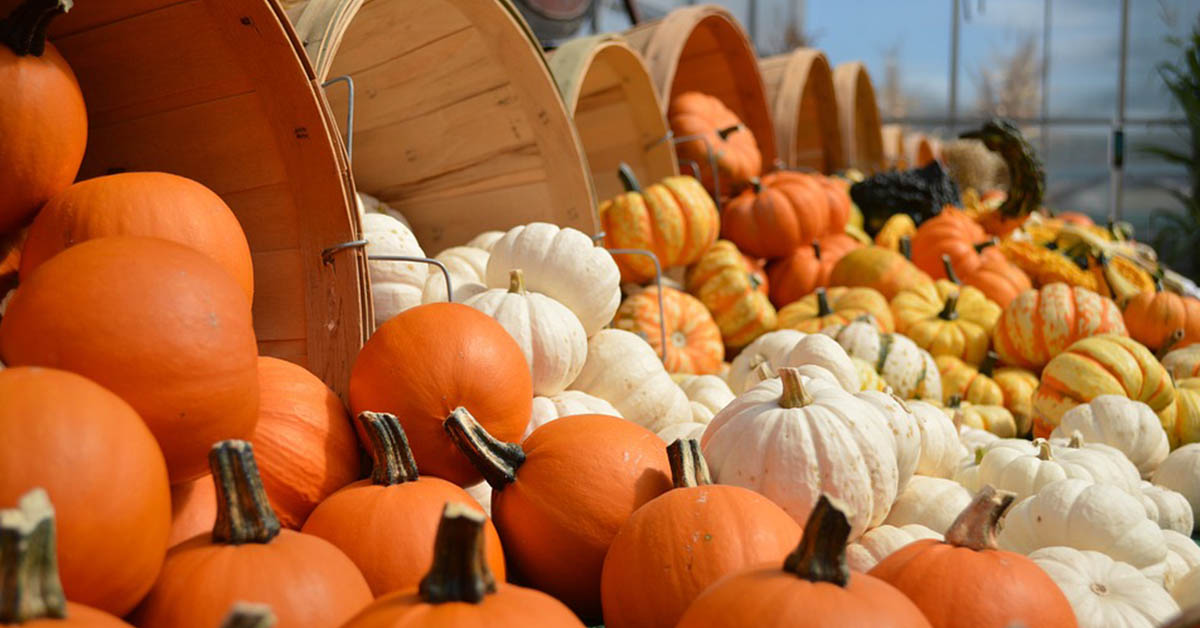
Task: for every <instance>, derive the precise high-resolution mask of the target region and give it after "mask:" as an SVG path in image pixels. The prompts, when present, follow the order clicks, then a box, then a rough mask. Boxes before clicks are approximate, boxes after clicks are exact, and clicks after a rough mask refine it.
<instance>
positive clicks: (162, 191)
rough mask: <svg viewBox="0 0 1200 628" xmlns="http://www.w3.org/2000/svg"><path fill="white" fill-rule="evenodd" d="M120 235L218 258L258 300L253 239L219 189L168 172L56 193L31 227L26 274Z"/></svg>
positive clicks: (119, 177)
mask: <svg viewBox="0 0 1200 628" xmlns="http://www.w3.org/2000/svg"><path fill="white" fill-rule="evenodd" d="M115 235H135V236H146V237H151V238H162V239H164V240H171V241H172V242H178V243H179V244H182V245H184V246H189V247H191V248H193V249H196V250H197V251H200V252H201V253H203V254H205V255H207V256H208V257H210V258H212V260H213V261H215V262H217V264H219V265H220V266H221V267H222V268H224V269H225V271H226V272H228V273H229V274H230V275H231V276H232V277H233V278H234V279H235V280H237V283H238V285H239V286H241V287H242V290H244V291H245V292H246V299H247V300H249V301H253V300H254V267H253V265H252V264H251V261H250V245H249V244H248V243H247V242H246V234H245V233H243V232H242V227H241V225H240V224H238V220H237V218H236V217H235V216H234V215H233V210H231V209H229V206H228V205H226V204H225V201H223V200H221V197H220V196H217V195H216V193H215V192H213V191H212V190H210V189H208V188H206V187H204V186H203V185H201V184H200V183H197V182H195V181H193V180H191V179H188V178H185V177H181V176H178V175H174V174H167V173H165V172H125V173H121V174H113V175H108V176H104V177H96V178H95V179H88V180H86V181H80V182H79V183H76V184H74V185H72V186H71V187H69V188H67V189H66V190H64V191H62V192H61V193H59V194H57V195H55V196H54V198H52V199H50V202H48V203H46V206H45V207H43V208H42V210H41V211H40V212H38V215H37V218H36V219H35V220H34V221H33V225H32V226H30V228H29V239H28V240H27V241H26V242H25V249H24V251H23V252H22V254H21V280H22V281H25V280H28V278H29V276H30V275H31V274H32V273H33V271H34V270H36V269H37V267H38V266H41V265H42V263H43V262H45V261H46V260H48V259H50V258H51V257H54V256H55V255H56V254H58V253H59V252H60V251H62V250H63V249H66V248H68V247H71V246H74V245H76V244H78V243H80V242H85V241H87V240H92V239H95V238H103V237H106V236H115Z"/></svg>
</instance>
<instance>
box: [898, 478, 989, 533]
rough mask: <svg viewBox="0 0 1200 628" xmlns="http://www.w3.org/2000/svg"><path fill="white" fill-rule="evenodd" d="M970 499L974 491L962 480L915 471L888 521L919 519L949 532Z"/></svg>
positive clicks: (925, 523)
mask: <svg viewBox="0 0 1200 628" xmlns="http://www.w3.org/2000/svg"><path fill="white" fill-rule="evenodd" d="M970 503H971V493H970V492H969V491H968V490H967V489H965V488H963V487H962V485H961V484H959V483H958V482H955V481H954V480H947V479H944V478H931V477H926V476H924V475H914V476H912V479H911V480H909V482H908V486H906V487H905V488H904V490H903V491H901V493H900V495H899V496H898V497H896V503H894V504H892V510H891V512H889V513H888V516H887V519H885V520H884V523H886V524H888V525H893V526H905V525H910V524H914V523H915V524H920V525H923V526H925V527H927V528H929V529H930V530H933V531H935V532H937V533H939V534H945V533H946V530H947V529H949V528H950V524H952V523H954V520H955V519H957V518H958V515H960V514H962V511H963V509H964V508H966V507H967V504H970Z"/></svg>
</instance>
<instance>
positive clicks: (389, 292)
mask: <svg viewBox="0 0 1200 628" xmlns="http://www.w3.org/2000/svg"><path fill="white" fill-rule="evenodd" d="M362 228H363V238H364V239H366V240H367V248H366V252H367V255H368V256H404V257H425V251H424V250H423V249H422V248H421V244H420V243H419V242H417V236H415V235H413V232H412V230H411V229H409V228H408V227H407V226H405V225H404V223H402V222H400V221H399V220H397V219H396V218H394V217H392V216H390V215H388V214H376V213H369V214H366V215H365V216H363V217H362ZM367 273H368V275H369V276H370V279H371V302H372V304H373V305H374V309H375V327H380V326H381V325H383V324H384V323H386V322H387V321H389V320H391V318H392V317H393V316H395V315H397V314H399V313H401V312H403V311H405V310H408V309H411V308H413V307H416V306H418V305H420V304H421V300H422V295H423V293H424V291H425V280H426V279H428V278H429V274H430V273H429V267H428V266H427V265H425V264H422V263H419V262H402V261H395V260H384V259H376V260H370V261H368V262H367ZM438 274H439V275H440V274H441V273H438ZM444 289H445V288H443V290H444Z"/></svg>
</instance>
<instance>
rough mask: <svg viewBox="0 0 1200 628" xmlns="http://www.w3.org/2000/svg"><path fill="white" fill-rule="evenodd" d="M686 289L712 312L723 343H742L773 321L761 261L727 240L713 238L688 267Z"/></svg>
mask: <svg viewBox="0 0 1200 628" xmlns="http://www.w3.org/2000/svg"><path fill="white" fill-rule="evenodd" d="M687 290H688V292H689V293H691V294H692V295H693V296H695V297H696V298H698V299H700V302H701V303H703V304H704V306H705V307H707V308H708V311H709V312H711V313H712V316H713V319H714V320H715V321H716V322H717V327H718V328H720V330H721V338H722V339H723V340H724V341H725V346H727V347H731V348H735V349H736V348H740V347H744V346H746V345H747V344H749V343H750V341H752V340H754V339H755V338H757V337H759V336H761V335H763V334H765V333H767V332H769V331H773V330H774V329H775V327H776V325H777V319H776V312H775V307H774V306H773V305H771V302H770V301H769V300H768V299H767V292H768V286H767V275H766V274H765V273H764V272H763V270H762V264H761V263H758V262H755V261H754V260H752V259H750V258H749V257H747V256H745V255H743V254H742V253H741V251H739V250H738V248H737V246H736V245H734V244H733V243H732V242H730V241H728V240H717V241H716V243H714V244H713V245H712V246H711V247H709V249H708V251H706V252H705V253H704V256H703V257H701V258H700V261H699V262H697V263H696V264H694V265H693V266H691V267H690V268H688V272H687Z"/></svg>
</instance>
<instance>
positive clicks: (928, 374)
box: [821, 319, 942, 400]
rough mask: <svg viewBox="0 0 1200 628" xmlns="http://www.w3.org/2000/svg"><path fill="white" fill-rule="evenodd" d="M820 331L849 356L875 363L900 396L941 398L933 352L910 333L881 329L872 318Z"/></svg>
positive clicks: (939, 378)
mask: <svg viewBox="0 0 1200 628" xmlns="http://www.w3.org/2000/svg"><path fill="white" fill-rule="evenodd" d="M821 333H822V334H824V335H827V336H830V337H832V338H833V339H834V340H836V341H837V342H838V344H840V345H841V346H842V348H843V349H845V350H846V354H847V355H849V356H850V357H852V358H859V359H861V360H865V361H867V363H869V364H871V365H873V366H874V367H875V370H876V372H878V373H879V374H880V375H881V376H883V379H884V380H885V381H887V383H888V385H889V386H891V387H892V389H893V390H894V392H895V393H896V394H897V395H899V396H900V397H901V398H903V399H914V398H921V399H933V400H940V399H941V398H942V377H941V375H940V374H939V373H938V370H937V364H935V363H934V361H933V356H931V355H929V353H928V352H927V351H925V350H924V349H921V348H920V347H918V346H917V345H916V343H914V342H913V341H912V340H909V339H908V337H907V336H903V335H901V334H886V333H880V331H879V329H878V328H877V327H876V326H875V325H874V324H872V323H871V322H870V321H864V320H861V319H859V320H855V321H853V322H851V323H850V324H848V325H844V326H842V325H834V326H831V327H826V328H825V329H823V330H821Z"/></svg>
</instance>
